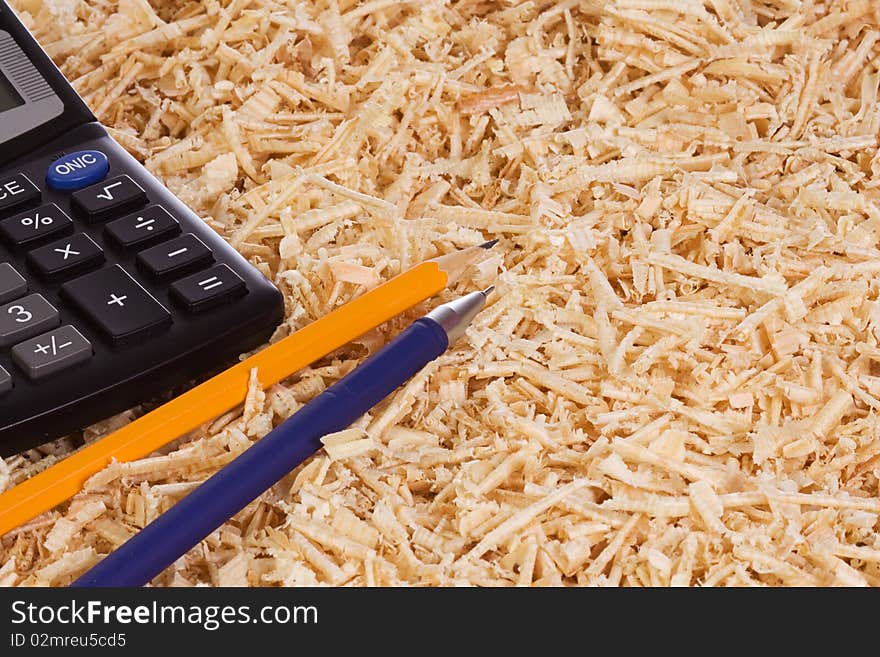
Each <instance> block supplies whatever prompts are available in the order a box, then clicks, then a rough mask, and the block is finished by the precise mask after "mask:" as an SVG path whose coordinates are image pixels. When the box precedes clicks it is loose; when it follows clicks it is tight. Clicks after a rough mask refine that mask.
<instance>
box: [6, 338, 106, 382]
mask: <svg viewBox="0 0 880 657" xmlns="http://www.w3.org/2000/svg"><path fill="white" fill-rule="evenodd" d="M91 357H92V345H91V343H90V342H89V341H88V340H86V339H85V338H84V337H83V336H82V334H81V333H80V332H79V331H77V330H76V329H75V328H73V327H72V326H62V327H61V328H57V329H55V330H54V331H50V332H49V333H44V334H43V335H40V336H38V337H36V338H33V339H32V340H28V341H27V342H22V343H21V344H17V345H15V346H14V347H13V348H12V360H14V361H15V364H16V365H18V366H19V367H20V368H21V369H22V370H24V372H25V374H27V375H28V377H29V378H31V379H41V378H43V377H44V376H48V375H50V374H55V373H56V372H58V371H60V370H63V369H66V368H68V367H70V366H72V365H76V364H78V363H82V362H83V361H86V360H88V359H89V358H91Z"/></svg>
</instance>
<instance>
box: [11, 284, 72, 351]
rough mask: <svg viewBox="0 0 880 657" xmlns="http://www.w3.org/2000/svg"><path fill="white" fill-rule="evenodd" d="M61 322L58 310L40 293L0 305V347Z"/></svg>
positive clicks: (53, 326)
mask: <svg viewBox="0 0 880 657" xmlns="http://www.w3.org/2000/svg"><path fill="white" fill-rule="evenodd" d="M60 323H61V320H60V318H59V317H58V311H57V310H55V307H54V306H53V305H52V304H51V303H49V302H48V301H46V300H45V299H44V298H43V296H42V295H40V294H30V295H28V296H26V297H23V298H21V299H17V300H16V301H13V302H12V303H7V304H6V305H5V306H0V347H8V346H9V345H11V344H15V343H16V342H20V341H21V340H27V339H28V338H29V337H31V336H34V335H37V334H38V333H42V332H43V331H46V330H48V329H51V328H55V327H56V326H58V325H59V324H60Z"/></svg>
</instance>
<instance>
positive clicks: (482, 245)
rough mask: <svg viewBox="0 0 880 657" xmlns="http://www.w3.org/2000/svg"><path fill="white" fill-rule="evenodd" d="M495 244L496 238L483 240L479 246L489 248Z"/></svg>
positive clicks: (496, 242)
mask: <svg viewBox="0 0 880 657" xmlns="http://www.w3.org/2000/svg"><path fill="white" fill-rule="evenodd" d="M496 244H498V240H490V241H488V242H483V243H482V244H480V248H481V249H491V248H492V247H493V246H495V245H496Z"/></svg>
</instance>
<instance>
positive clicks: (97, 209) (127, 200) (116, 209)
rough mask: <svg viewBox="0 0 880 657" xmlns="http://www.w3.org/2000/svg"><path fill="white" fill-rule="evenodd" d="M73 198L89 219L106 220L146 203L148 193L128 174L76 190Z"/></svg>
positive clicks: (74, 205)
mask: <svg viewBox="0 0 880 657" xmlns="http://www.w3.org/2000/svg"><path fill="white" fill-rule="evenodd" d="M71 200H72V202H73V207H74V208H76V210H77V212H79V213H80V214H82V215H84V216H85V217H86V218H87V219H88V220H89V221H104V220H105V219H110V218H112V217H115V216H118V215H120V214H122V213H123V212H127V211H128V210H134V209H135V208H138V207H140V206H142V205H144V204H145V203H146V202H147V195H146V194H145V193H144V190H142V189H141V188H140V186H139V185H138V184H137V183H136V182H135V181H134V180H132V179H131V178H129V177H128V176H116V177H115V178H110V179H109V180H105V181H104V182H100V183H98V184H97V185H92V186H91V187H87V188H86V189H82V190H80V191H78V192H74V193H73V194H72V195H71Z"/></svg>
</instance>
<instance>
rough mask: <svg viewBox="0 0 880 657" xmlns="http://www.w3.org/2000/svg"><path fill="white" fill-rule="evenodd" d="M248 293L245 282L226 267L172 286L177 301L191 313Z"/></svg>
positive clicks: (216, 268) (172, 292) (208, 270)
mask: <svg viewBox="0 0 880 657" xmlns="http://www.w3.org/2000/svg"><path fill="white" fill-rule="evenodd" d="M246 293H247V286H246V285H245V282H244V281H243V280H242V279H241V277H240V276H239V275H238V274H236V273H235V272H234V271H232V269H230V268H229V267H228V266H226V265H217V266H216V267H211V268H210V269H207V270H205V271H200V272H199V273H197V274H193V275H192V276H187V277H186V278H183V279H181V280H179V281H177V282H176V283H174V284H173V285H172V286H171V295H172V296H173V297H174V299H175V301H178V302H179V303H181V304H183V305H184V306H186V308H187V310H189V311H190V312H201V311H203V310H207V309H209V308H214V307H215V306H218V305H220V304H223V303H226V302H227V301H231V300H232V299H235V298H237V297H240V296H242V295H244V294H246Z"/></svg>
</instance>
